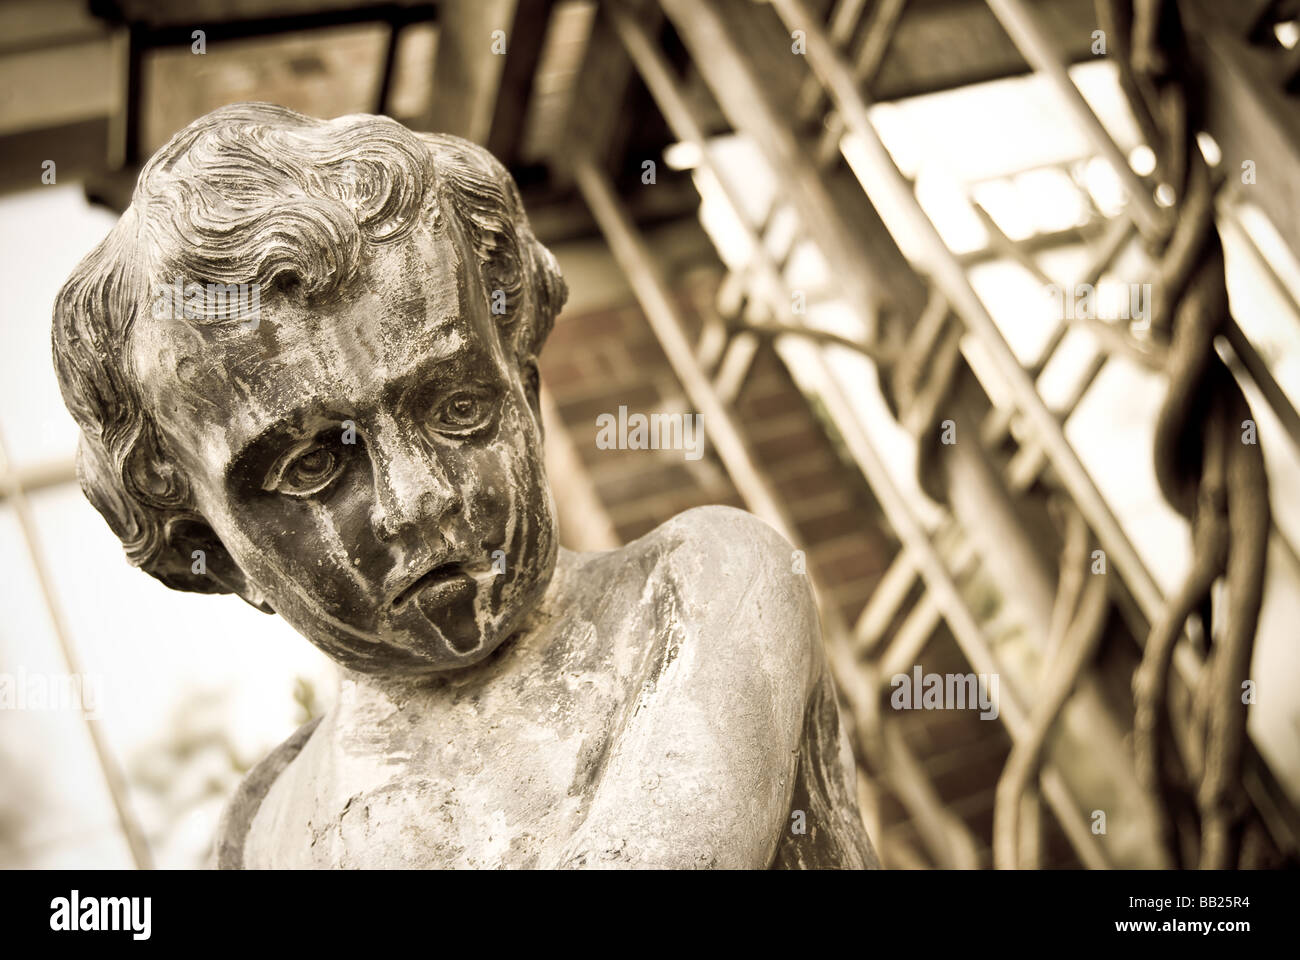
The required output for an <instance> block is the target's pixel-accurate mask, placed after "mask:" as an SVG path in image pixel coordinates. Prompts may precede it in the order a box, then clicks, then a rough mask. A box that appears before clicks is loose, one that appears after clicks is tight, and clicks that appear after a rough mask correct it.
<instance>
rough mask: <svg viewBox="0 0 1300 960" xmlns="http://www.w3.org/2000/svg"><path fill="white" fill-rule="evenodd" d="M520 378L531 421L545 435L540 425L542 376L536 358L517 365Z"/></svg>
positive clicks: (543, 428)
mask: <svg viewBox="0 0 1300 960" xmlns="http://www.w3.org/2000/svg"><path fill="white" fill-rule="evenodd" d="M519 372H520V376H521V377H522V378H523V382H524V394H525V395H526V396H527V397H528V406H529V407H530V408H531V409H532V411H533V419H535V420H536V421H537V429H538V430H539V431H542V432H543V434H544V433H545V430H546V428H545V426H544V425H543V424H542V376H541V373H539V372H538V369H537V358H536V357H533V356H530V357H528V359H526V360H525V361H524V362H523V363H521V364H520V365H519Z"/></svg>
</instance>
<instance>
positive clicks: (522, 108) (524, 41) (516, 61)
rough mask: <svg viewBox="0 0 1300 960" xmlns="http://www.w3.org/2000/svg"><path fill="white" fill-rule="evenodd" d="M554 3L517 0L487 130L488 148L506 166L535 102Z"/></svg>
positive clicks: (517, 147) (512, 160)
mask: <svg viewBox="0 0 1300 960" xmlns="http://www.w3.org/2000/svg"><path fill="white" fill-rule="evenodd" d="M554 5H555V4H554V2H553V0H518V6H516V7H515V16H514V23H513V24H512V25H511V27H510V29H509V30H508V31H506V33H507V36H508V37H509V41H510V45H509V51H508V53H507V54H506V62H505V68H504V69H503V70H502V73H501V83H500V86H499V89H498V92H497V99H496V109H495V111H494V112H493V114H492V124H491V127H490V128H489V130H488V139H487V148H488V149H489V150H490V151H492V153H493V155H495V156H496V158H497V159H498V160H500V161H501V162H502V163H504V164H505V165H506V166H507V167H509V166H511V165H512V164H513V163H514V162H515V159H516V156H517V154H518V152H519V145H520V142H521V141H522V139H523V135H524V123H525V121H526V120H527V118H528V106H529V104H530V103H531V102H532V92H533V80H534V78H535V77H536V75H537V64H538V63H539V62H540V61H541V59H542V45H543V43H545V41H546V28H547V25H548V24H549V23H550V19H551V9H552V7H554Z"/></svg>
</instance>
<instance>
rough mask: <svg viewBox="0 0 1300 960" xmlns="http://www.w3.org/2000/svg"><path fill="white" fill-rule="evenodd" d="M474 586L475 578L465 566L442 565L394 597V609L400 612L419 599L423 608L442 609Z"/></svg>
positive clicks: (460, 564) (453, 563) (452, 563)
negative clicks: (433, 607) (445, 604)
mask: <svg viewBox="0 0 1300 960" xmlns="http://www.w3.org/2000/svg"><path fill="white" fill-rule="evenodd" d="M473 586H474V578H473V576H471V574H470V572H469V569H468V568H467V567H466V566H465V564H463V563H460V562H459V561H453V562H451V563H440V564H438V566H436V567H433V568H432V569H430V570H429V571H427V572H426V573H425V574H424V575H423V576H421V577H420V578H419V579H418V580H416V581H415V582H414V583H412V584H410V586H408V587H406V588H405V589H404V590H402V591H401V592H400V593H399V594H397V596H395V597H393V609H394V610H400V609H402V608H403V607H405V606H406V604H407V603H409V602H410V601H411V600H414V599H417V598H418V599H419V600H420V601H421V603H420V606H421V607H425V606H435V607H440V606H442V605H443V604H444V603H449V602H451V601H453V600H455V599H456V598H457V597H458V596H460V595H461V594H463V593H465V592H466V590H469V589H472V588H473Z"/></svg>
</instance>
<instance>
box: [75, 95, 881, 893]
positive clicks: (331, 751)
mask: <svg viewBox="0 0 1300 960" xmlns="http://www.w3.org/2000/svg"><path fill="white" fill-rule="evenodd" d="M195 284H197V285H198V286H194V287H192V285H195ZM213 284H223V285H224V284H246V285H251V287H252V289H254V290H256V291H257V300H256V311H255V315H253V316H250V315H249V313H248V309H247V308H248V303H247V302H246V301H245V302H244V304H243V306H244V312H243V313H241V314H239V315H232V313H231V311H230V310H229V309H228V305H223V304H221V303H217V302H215V301H214V295H213V287H212V285H213ZM164 290H171V291H177V294H176V295H174V296H173V295H171V294H168V296H169V298H170V299H171V300H172V301H173V302H176V305H179V303H178V302H179V301H180V300H181V299H182V298H181V296H180V295H179V292H180V291H183V292H184V306H185V309H184V310H183V311H181V313H180V315H179V316H178V315H175V311H173V312H172V313H171V314H169V313H168V311H167V310H166V309H162V308H160V301H161V300H162V299H163V293H162V291H164ZM191 290H192V291H193V294H192V293H191ZM564 297H565V289H564V283H563V280H562V279H561V278H560V276H559V273H558V270H557V269H556V267H555V263H554V260H553V259H552V258H551V256H550V254H549V253H548V252H547V251H546V250H545V249H544V248H543V247H541V245H540V244H538V243H537V242H536V240H535V239H534V238H533V236H532V233H531V231H530V229H529V227H528V223H527V220H526V218H525V216H524V213H523V210H522V207H521V205H520V203H519V199H518V194H517V192H516V190H515V188H514V186H513V184H512V183H511V181H510V179H509V176H508V175H507V174H506V172H505V171H504V169H503V168H501V166H500V165H499V164H498V163H496V161H495V160H493V159H492V158H491V157H490V156H489V155H488V154H487V153H486V152H484V151H483V150H481V149H480V148H478V147H475V146H473V145H472V144H469V143H467V142H465V141H461V140H457V139H456V138H452V137H446V136H438V135H418V134H414V133H412V132H410V131H408V130H406V129H405V128H403V127H401V126H400V125H398V124H396V123H394V122H392V121H390V120H386V119H384V118H378V117H345V118H341V119H339V120H335V121H331V122H322V121H317V120H311V119H309V118H306V117H301V116H299V115H297V114H294V113H292V112H290V111H287V110H284V109H282V108H278V107H272V106H269V105H265V104H244V105H237V106H234V107H227V108H223V109H222V110H219V111H216V112H214V113H213V114H210V115H208V116H207V117H204V118H202V119H201V120H199V121H196V122H195V123H194V124H192V125H191V126H190V127H188V128H186V129H185V130H183V131H181V133H179V134H177V136H176V137H175V138H173V140H172V141H171V142H170V143H169V144H168V145H167V146H166V147H164V148H163V150H161V151H160V152H159V154H158V155H156V156H155V157H154V158H153V159H152V160H151V161H150V163H149V164H148V165H147V166H146V168H145V170H144V171H143V173H142V174H141V179H140V184H139V187H138V189H137V191H136V195H135V198H134V201H133V203H132V206H131V208H130V209H129V210H128V211H127V212H126V213H125V214H124V215H123V217H122V220H121V221H120V222H119V224H118V226H117V227H116V228H115V229H114V231H113V232H112V233H111V234H110V236H109V237H108V238H107V239H106V240H105V241H104V243H103V244H101V245H100V247H98V248H97V249H96V250H95V251H94V252H92V253H91V254H90V255H89V256H88V257H87V259H86V260H85V261H84V262H83V263H82V264H81V266H79V267H78V269H77V271H76V273H75V274H74V275H73V277H72V278H71V279H70V280H69V282H68V284H67V285H66V286H65V288H64V290H63V292H62V293H61V294H60V298H59V301H58V304H57V305H56V310H55V329H54V349H55V362H56V366H57V368H58V372H59V378H60V383H61V385H62V387H63V391H64V396H65V399H66V401H67V403H68V407H69V409H70V410H71V411H72V413H73V414H74V416H75V417H76V418H77V420H78V423H79V424H80V426H81V428H82V441H81V445H80V448H79V466H80V472H81V477H82V485H83V489H85V491H86V493H87V496H88V497H89V498H90V500H91V501H92V503H94V504H95V506H96V507H97V508H98V509H99V510H100V512H101V513H102V514H103V515H104V516H105V518H106V519H107V520H108V522H109V524H110V525H111V526H112V527H113V529H114V531H115V532H116V533H117V534H118V536H119V537H121V539H122V540H123V543H124V545H125V547H126V550H127V555H128V558H129V559H130V560H131V561H132V562H134V563H136V564H138V565H140V566H141V567H143V568H144V569H145V570H146V571H148V572H149V573H151V574H153V575H154V576H156V577H158V578H159V579H161V580H162V581H163V582H164V583H167V584H168V585H169V586H172V587H174V588H177V589H185V590H195V591H200V592H232V593H236V594H238V595H239V596H241V597H243V598H244V599H245V600H247V601H248V602H249V603H251V604H253V605H254V606H257V607H258V608H260V609H263V610H265V611H267V612H275V613H278V614H279V615H281V616H282V617H284V618H285V619H286V620H287V621H288V622H289V623H290V624H292V625H293V626H294V627H295V629H297V630H298V631H299V632H300V633H302V634H303V635H304V636H305V637H307V638H308V639H309V640H310V641H311V642H313V643H315V644H316V645H317V646H319V647H320V648H321V649H322V650H324V651H325V652H326V653H327V654H329V655H330V656H331V657H332V658H333V659H334V660H335V661H336V662H337V663H338V664H339V666H340V667H341V669H342V671H343V680H342V684H341V693H340V697H339V700H338V703H337V704H335V705H334V706H333V707H332V708H331V709H330V710H329V711H328V712H327V713H326V715H325V716H324V717H322V718H321V719H320V720H319V722H318V723H316V724H315V725H313V726H309V727H307V728H304V729H303V730H301V731H299V732H298V734H295V736H294V737H293V738H291V740H289V741H287V742H286V743H285V744H284V745H282V746H281V747H280V748H279V749H277V751H275V753H274V754H272V756H271V757H269V758H267V760H266V761H264V762H263V763H262V764H261V765H259V767H258V768H256V769H255V770H254V771H253V772H252V773H251V774H250V776H249V777H248V779H247V780H246V782H245V783H244V785H243V786H242V787H241V789H240V791H239V793H238V794H237V796H236V797H235V798H234V800H233V801H232V803H231V806H230V808H229V810H228V812H227V815H226V818H225V820H224V823H223V826H222V831H221V836H220V837H219V838H218V842H217V861H218V865H219V866H223V867H397V866H404V867H500V866H517V867H628V866H633V867H751V868H752V867H766V866H780V867H822V866H848V867H860V866H874V865H875V857H874V854H873V852H872V850H871V845H870V841H869V840H868V839H867V837H866V834H865V831H864V830H863V827H862V824H861V820H860V818H859V817H858V813H857V809H856V805H855V803H854V800H853V791H852V783H853V780H852V776H853V775H852V763H851V758H849V756H848V754H847V751H846V750H845V749H844V740H843V737H842V735H841V730H840V726H839V720H838V715H837V711H836V708H835V701H834V694H833V691H832V689H831V686H830V681H829V678H828V675H827V672H826V668H825V664H824V660H823V657H822V651H821V644H820V639H819V630H818V623H817V613H816V607H815V605H814V602H813V599H812V595H811V591H810V589H809V585H808V583H807V581H806V578H805V577H804V576H803V575H801V574H798V573H795V572H793V571H792V565H791V549H790V546H789V544H787V543H786V542H785V541H783V540H782V539H781V538H780V536H779V535H777V534H776V533H775V532H774V531H772V530H771V529H770V528H769V527H767V526H766V525H765V524H763V523H762V522H761V521H759V520H757V519H755V518H753V517H751V516H750V515H748V514H745V513H743V512H741V511H737V510H732V509H729V508H723V507H711V508H703V509H698V510H692V511H688V512H687V513H684V514H682V515H680V516H678V517H677V518H675V519H674V520H672V521H671V522H669V523H667V524H664V525H663V526H661V527H660V528H658V529H657V530H655V531H653V532H652V533H650V534H648V535H647V536H645V537H643V538H642V539H640V540H638V541H636V542H635V543H632V544H630V545H628V546H626V547H624V548H622V549H620V550H616V551H611V552H608V553H598V554H575V553H571V552H569V551H567V550H563V549H560V548H559V547H558V545H557V543H556V532H555V522H554V518H553V507H552V500H551V495H550V491H549V488H548V487H547V483H546V478H545V475H544V470H543V466H542V457H541V443H542V438H541V428H540V416H539V414H538V398H537V376H536V355H537V352H538V351H539V350H540V349H541V345H542V342H543V341H544V339H545V336H546V334H547V332H548V331H549V329H550V326H551V324H552V322H553V320H554V316H555V314H556V312H558V310H559V308H560V306H561V305H562V303H563V300H564ZM706 426H707V425H706Z"/></svg>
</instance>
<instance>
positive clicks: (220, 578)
mask: <svg viewBox="0 0 1300 960" xmlns="http://www.w3.org/2000/svg"><path fill="white" fill-rule="evenodd" d="M167 547H168V549H167V550H166V553H167V554H168V556H169V557H170V560H171V562H170V563H169V564H159V566H158V568H157V569H155V570H152V571H150V572H151V573H153V574H154V576H156V577H158V579H160V580H162V581H163V582H164V583H166V584H167V585H168V586H169V587H172V588H173V589H177V590H192V591H195V592H198V593H233V594H235V595H236V596H238V597H239V598H240V599H242V600H243V601H244V602H245V603H247V604H248V605H249V606H252V607H256V608H257V609H258V610H261V611H262V612H263V613H275V610H274V609H272V607H271V605H270V604H269V603H267V601H266V595H265V594H264V593H263V592H262V591H261V589H260V588H259V587H258V586H257V585H256V584H255V583H254V582H253V581H252V580H251V579H250V578H249V577H248V575H247V574H245V573H244V571H243V570H242V569H241V568H240V566H239V564H237V563H236V562H235V559H234V558H233V557H232V556H231V555H230V552H229V551H228V550H226V547H225V544H223V543H222V542H221V540H220V539H219V538H218V537H217V535H216V533H215V532H214V531H213V529H212V528H211V527H210V526H208V524H207V523H206V522H205V521H204V520H203V519H202V518H201V517H198V516H185V517H178V518H176V519H174V520H173V521H172V522H171V523H169V524H168V525H167Z"/></svg>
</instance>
